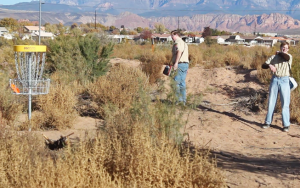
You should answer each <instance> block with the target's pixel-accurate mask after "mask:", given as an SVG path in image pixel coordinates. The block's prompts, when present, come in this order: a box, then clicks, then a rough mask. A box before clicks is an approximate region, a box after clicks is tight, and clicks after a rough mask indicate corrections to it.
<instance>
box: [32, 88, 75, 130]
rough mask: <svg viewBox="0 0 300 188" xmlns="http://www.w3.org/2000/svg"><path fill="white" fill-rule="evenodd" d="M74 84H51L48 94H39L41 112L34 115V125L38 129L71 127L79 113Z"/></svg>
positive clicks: (38, 103)
mask: <svg viewBox="0 0 300 188" xmlns="http://www.w3.org/2000/svg"><path fill="white" fill-rule="evenodd" d="M77 100H78V99H77V97H76V95H75V92H74V89H73V87H72V86H63V85H53V84H52V85H51V88H50V92H49V94H47V95H40V96H38V100H37V107H38V109H40V111H41V113H36V114H34V115H35V117H32V121H31V123H32V127H33V128H37V129H40V128H42V129H49V128H52V129H53V128H54V129H64V128H67V127H71V125H72V123H73V122H74V119H75V117H77V115H78V113H77V111H76V109H75V105H76V103H77Z"/></svg>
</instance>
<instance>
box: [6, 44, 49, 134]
mask: <svg viewBox="0 0 300 188" xmlns="http://www.w3.org/2000/svg"><path fill="white" fill-rule="evenodd" d="M14 51H15V62H16V69H17V74H18V79H17V80H10V84H11V87H12V89H13V90H14V92H15V94H21V95H28V121H29V131H31V111H32V109H31V108H32V95H41V94H47V93H48V92H49V86H50V79H46V80H45V79H42V74H43V69H44V64H45V53H46V46H42V45H16V46H14ZM41 55H42V58H41ZM32 66H33V67H32ZM18 87H21V88H20V89H19V88H18Z"/></svg>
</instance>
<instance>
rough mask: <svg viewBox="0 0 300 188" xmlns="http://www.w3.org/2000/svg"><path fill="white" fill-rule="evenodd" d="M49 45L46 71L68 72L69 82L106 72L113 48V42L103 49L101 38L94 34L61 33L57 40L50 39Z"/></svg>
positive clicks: (89, 78) (94, 76)
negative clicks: (78, 35)
mask: <svg viewBox="0 0 300 188" xmlns="http://www.w3.org/2000/svg"><path fill="white" fill-rule="evenodd" d="M47 45H48V48H49V49H48V52H47V68H46V71H45V72H47V73H54V72H56V71H58V72H60V73H61V74H68V77H69V79H70V80H67V81H69V82H72V81H74V80H77V81H85V80H92V79H95V78H97V77H98V76H100V75H103V74H105V73H106V71H107V66H108V58H109V55H110V54H111V52H112V50H113V44H112V43H109V44H107V45H106V46H104V47H103V48H102V49H101V48H100V46H101V41H100V39H99V38H98V37H97V36H96V35H92V34H91V35H87V36H85V37H71V36H63V35H61V36H59V37H57V38H56V39H55V40H52V41H48V44H47ZM100 49H101V52H100ZM98 54H100V55H98Z"/></svg>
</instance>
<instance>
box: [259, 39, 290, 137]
mask: <svg viewBox="0 0 300 188" xmlns="http://www.w3.org/2000/svg"><path fill="white" fill-rule="evenodd" d="M288 51H289V43H287V42H282V43H281V45H280V52H277V53H276V55H273V56H271V57H270V58H269V59H268V60H267V61H266V62H265V64H264V65H263V68H270V70H271V72H272V74H273V76H272V79H271V83H270V88H269V102H268V113H267V116H266V119H265V124H264V125H263V126H262V128H264V129H266V128H269V127H270V125H271V123H272V120H273V114H274V109H275V106H276V101H277V96H278V93H279V94H280V100H281V108H282V124H283V131H284V132H288V131H289V127H290V97H291V90H290V84H289V75H290V68H291V67H292V56H291V55H290V54H288Z"/></svg>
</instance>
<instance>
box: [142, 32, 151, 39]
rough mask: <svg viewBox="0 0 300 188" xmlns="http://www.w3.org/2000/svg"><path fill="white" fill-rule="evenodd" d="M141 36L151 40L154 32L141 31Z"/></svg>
mask: <svg viewBox="0 0 300 188" xmlns="http://www.w3.org/2000/svg"><path fill="white" fill-rule="evenodd" d="M141 38H142V39H144V40H149V39H151V38H152V32H151V31H150V30H144V31H143V32H142V33H141Z"/></svg>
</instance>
